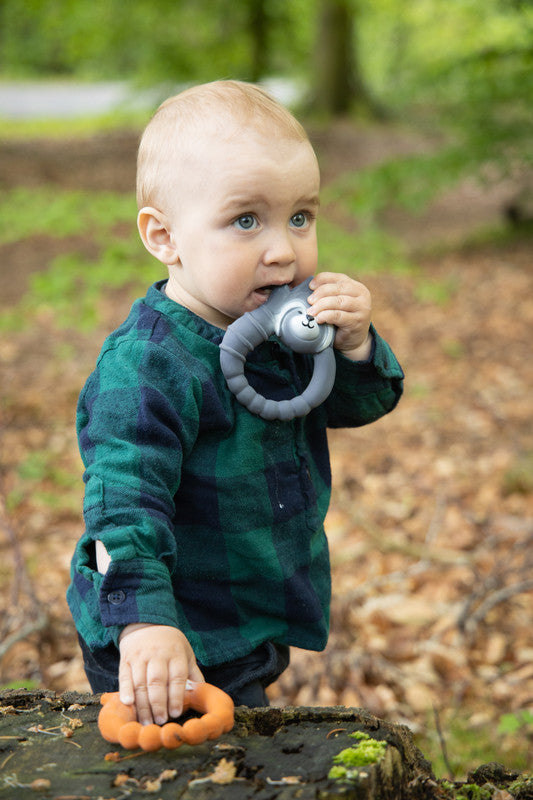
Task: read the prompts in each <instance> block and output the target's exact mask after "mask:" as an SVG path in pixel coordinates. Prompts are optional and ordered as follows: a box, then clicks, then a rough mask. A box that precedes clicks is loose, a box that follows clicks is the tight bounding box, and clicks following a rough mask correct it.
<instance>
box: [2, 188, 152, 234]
mask: <svg viewBox="0 0 533 800" xmlns="http://www.w3.org/2000/svg"><path fill="white" fill-rule="evenodd" d="M135 208H136V207H135V200H134V198H133V197H131V196H130V195H122V194H117V193H114V192H98V193H90V192H73V191H58V189H57V187H55V186H49V187H39V188H29V187H25V186H20V187H17V188H15V189H12V190H11V191H5V192H2V194H1V196H0V243H2V244H5V243H7V242H13V241H16V240H17V239H23V238H26V237H28V236H32V235H37V234H48V235H50V236H54V237H57V238H61V237H65V236H72V235H74V234H78V233H82V232H83V231H87V230H91V229H94V231H95V236H96V238H98V237H99V236H103V235H106V234H109V231H111V230H112V229H113V227H114V226H115V225H117V224H118V223H121V222H129V223H131V224H132V226H133V225H134V222H133V220H134V219H135V215H136V210H135Z"/></svg>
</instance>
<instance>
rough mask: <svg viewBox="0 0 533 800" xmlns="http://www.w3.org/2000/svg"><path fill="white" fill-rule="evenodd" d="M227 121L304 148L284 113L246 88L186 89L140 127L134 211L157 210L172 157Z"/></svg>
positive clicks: (299, 130) (223, 84)
mask: <svg viewBox="0 0 533 800" xmlns="http://www.w3.org/2000/svg"><path fill="white" fill-rule="evenodd" d="M228 119H229V120H231V121H233V123H234V124H235V125H236V126H237V129H238V130H245V129H246V128H250V127H251V128H252V129H253V130H256V131H260V132H263V133H265V134H266V135H267V136H268V137H269V138H273V137H275V136H282V137H284V138H286V139H290V140H294V141H298V142H305V141H309V140H308V137H307V134H306V132H305V130H304V128H303V127H302V125H300V123H299V122H298V120H297V119H296V118H295V117H294V116H293V115H292V114H291V112H290V111H288V109H286V108H285V107H284V106H282V105H281V104H280V103H278V102H277V101H276V100H275V99H274V98H273V97H271V96H270V95H269V94H268V93H267V92H265V91H264V90H263V89H261V88H260V87H259V86H256V85H255V84H252V83H244V82H242V81H233V80H225V81H222V80H221V81H213V82H212V83H204V84H201V85H199V86H194V87H192V88H190V89H186V90H185V91H183V92H181V93H180V94H177V95H175V96H174V97H169V98H168V100H165V102H164V103H162V104H161V105H160V106H159V108H158V109H157V111H156V112H155V114H154V116H153V117H152V119H151V120H150V122H149V123H148V125H147V126H146V129H145V131H144V133H143V136H142V138H141V142H140V145H139V151H138V155H137V203H138V206H139V208H143V207H144V206H147V205H157V201H158V199H159V197H160V192H161V188H162V186H163V185H164V183H165V175H167V174H168V169H169V164H170V163H171V161H172V157H173V156H174V155H175V154H176V150H178V151H179V148H180V146H181V147H182V148H185V147H186V146H189V145H190V141H191V133H194V134H197V135H199V134H200V133H201V132H208V133H211V134H217V133H220V132H221V131H222V130H223V127H224V124H225V123H227V121H228Z"/></svg>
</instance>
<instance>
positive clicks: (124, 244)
mask: <svg viewBox="0 0 533 800" xmlns="http://www.w3.org/2000/svg"><path fill="white" fill-rule="evenodd" d="M21 209H24V213H21ZM135 213H136V208H135V200H134V198H133V197H132V196H130V195H121V194H117V193H113V192H72V191H58V190H57V189H56V188H52V187H50V188H42V189H38V190H36V189H28V188H18V189H14V190H12V191H10V192H5V193H4V195H3V197H2V200H1V201H0V220H1V222H0V242H9V241H16V240H17V239H21V238H24V237H28V236H31V235H34V234H45V235H48V236H51V237H54V238H56V239H62V238H66V237H69V236H73V235H76V234H83V233H87V232H90V233H91V235H92V238H93V241H94V245H95V250H98V251H99V253H98V255H97V257H95V258H89V257H87V256H86V255H84V254H83V253H79V252H78V251H77V250H76V245H75V244H74V245H73V248H72V249H71V250H68V251H67V252H66V253H64V254H63V255H58V256H57V257H56V258H54V259H53V260H52V261H51V263H50V265H49V267H48V269H44V270H42V271H39V272H37V273H34V274H33V275H32V276H31V277H30V280H29V289H28V291H27V293H26V295H25V297H24V298H23V299H22V300H21V302H20V304H19V305H18V306H17V307H16V308H13V309H10V310H9V311H6V312H4V313H3V314H2V315H1V317H0V330H4V331H13V330H20V329H21V328H22V327H24V326H25V325H28V324H30V323H31V321H32V320H33V318H34V317H35V315H43V314H44V315H45V316H46V315H48V316H49V317H50V318H53V320H54V323H55V324H56V325H57V326H58V327H59V328H72V329H75V330H80V331H87V330H90V329H91V327H93V326H94V325H95V324H97V323H98V321H99V319H100V306H101V303H102V301H103V299H104V298H105V297H106V296H107V295H108V294H109V292H110V290H113V289H122V288H124V287H128V289H130V290H131V292H132V294H134V293H136V292H138V291H144V290H145V289H146V287H147V286H148V285H150V284H151V283H153V281H155V280H158V279H160V278H162V277H165V276H164V275H163V268H162V267H161V265H159V262H157V261H155V259H151V258H150V257H149V256H148V254H147V253H146V251H145V249H144V247H143V246H142V243H141V241H140V238H139V235H138V233H137V228H136V227H135V224H134V219H135ZM124 223H128V226H129V227H128V228H127V232H126V233H124V232H121V234H120V235H118V234H117V232H116V228H117V226H118V225H122V226H124Z"/></svg>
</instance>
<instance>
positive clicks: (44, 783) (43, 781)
mask: <svg viewBox="0 0 533 800" xmlns="http://www.w3.org/2000/svg"><path fill="white" fill-rule="evenodd" d="M51 785H52V784H51V782H50V781H49V780H48V778H36V780H34V781H32V782H31V783H30V789H32V790H33V791H34V792H45V791H46V790H47V789H49V788H50V787H51Z"/></svg>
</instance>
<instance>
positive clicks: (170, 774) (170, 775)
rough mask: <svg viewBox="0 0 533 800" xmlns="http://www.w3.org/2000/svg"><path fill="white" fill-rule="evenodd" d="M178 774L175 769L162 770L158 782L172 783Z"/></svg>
mask: <svg viewBox="0 0 533 800" xmlns="http://www.w3.org/2000/svg"><path fill="white" fill-rule="evenodd" d="M177 774H178V770H177V769H164V770H163V772H162V773H161V775H160V776H159V780H160V781H163V782H164V781H173V780H174V779H175V778H176V776H177Z"/></svg>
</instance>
